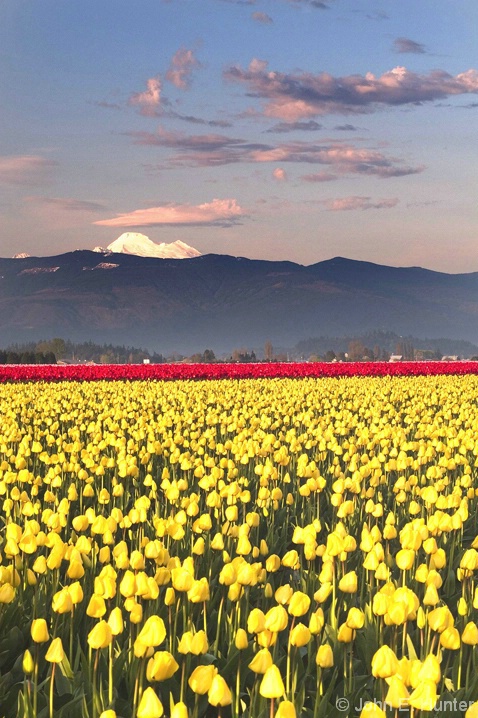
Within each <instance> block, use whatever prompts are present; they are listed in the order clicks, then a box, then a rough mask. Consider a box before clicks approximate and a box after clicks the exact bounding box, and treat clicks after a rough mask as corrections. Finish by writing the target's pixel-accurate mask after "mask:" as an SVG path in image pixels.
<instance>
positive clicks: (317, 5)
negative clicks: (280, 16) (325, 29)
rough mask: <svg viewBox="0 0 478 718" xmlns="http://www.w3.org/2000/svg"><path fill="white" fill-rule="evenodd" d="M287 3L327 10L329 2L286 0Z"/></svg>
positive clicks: (319, 0)
mask: <svg viewBox="0 0 478 718" xmlns="http://www.w3.org/2000/svg"><path fill="white" fill-rule="evenodd" d="M286 2H288V3H289V5H295V6H296V7H300V6H301V5H303V6H308V7H312V8H315V9H317V10H328V9H329V8H330V2H329V1H327V2H325V0H286Z"/></svg>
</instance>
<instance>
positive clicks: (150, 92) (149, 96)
mask: <svg viewBox="0 0 478 718" xmlns="http://www.w3.org/2000/svg"><path fill="white" fill-rule="evenodd" d="M160 103H161V77H160V76H159V75H155V77H150V78H149V80H147V81H146V90H145V91H144V92H136V93H134V94H133V95H131V97H130V98H129V100H128V104H129V105H133V106H138V107H139V111H140V114H141V115H144V116H145V117H154V116H155V115H157V114H159V107H160Z"/></svg>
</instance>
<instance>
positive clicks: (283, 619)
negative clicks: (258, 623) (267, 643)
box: [264, 606, 289, 633]
mask: <svg viewBox="0 0 478 718" xmlns="http://www.w3.org/2000/svg"><path fill="white" fill-rule="evenodd" d="M288 624H289V617H288V615H287V611H286V610H285V608H284V607H283V606H273V608H270V609H269V610H268V611H267V613H266V615H265V619H264V628H266V629H267V630H269V631H273V632H275V633H277V632H279V631H283V630H284V629H285V628H287V626H288Z"/></svg>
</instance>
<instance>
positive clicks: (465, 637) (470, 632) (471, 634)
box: [461, 621, 478, 646]
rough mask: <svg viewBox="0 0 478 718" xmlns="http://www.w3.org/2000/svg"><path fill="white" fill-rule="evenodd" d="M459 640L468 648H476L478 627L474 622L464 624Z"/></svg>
mask: <svg viewBox="0 0 478 718" xmlns="http://www.w3.org/2000/svg"><path fill="white" fill-rule="evenodd" d="M461 640H462V641H463V643H466V645H468V646H476V645H477V644H478V627H477V626H476V623H475V622H474V621H469V622H468V623H467V624H466V626H465V628H464V629H463V633H462V634H461Z"/></svg>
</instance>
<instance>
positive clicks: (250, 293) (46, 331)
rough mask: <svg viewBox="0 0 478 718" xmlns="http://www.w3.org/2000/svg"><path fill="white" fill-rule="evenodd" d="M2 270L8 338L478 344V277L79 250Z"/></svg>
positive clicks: (348, 263)
mask: <svg viewBox="0 0 478 718" xmlns="http://www.w3.org/2000/svg"><path fill="white" fill-rule="evenodd" d="M0 276H1V277H2V278H1V279H0V331H1V333H2V336H3V337H4V341H3V342H2V343H5V342H7V341H27V340H29V339H35V338H40V337H45V336H63V337H66V338H71V339H77V340H80V339H82V340H83V339H91V340H93V341H101V342H103V341H111V342H117V343H127V344H136V345H140V346H147V347H148V348H151V349H156V350H159V351H163V352H167V351H173V350H178V351H183V352H189V351H194V350H199V349H203V348H205V347H209V346H210V347H211V348H213V349H214V350H216V351H223V350H231V349H232V348H234V347H237V346H261V345H262V344H263V343H264V341H265V340H266V339H270V340H271V341H272V342H273V344H276V345H278V346H279V345H280V346H292V345H293V344H295V343H296V342H297V341H299V340H300V339H304V338H307V337H309V336H320V335H323V336H324V335H328V336H339V335H346V334H347V335H354V336H356V335H358V334H360V333H363V332H366V331H371V330H374V329H386V330H390V331H394V332H396V333H397V334H402V335H414V336H428V337H443V336H448V337H450V338H456V339H466V340H469V341H473V342H477V341H478V322H477V319H478V273H473V274H462V275H447V274H441V273H439V272H432V271H429V270H425V269H420V268H395V267H384V266H381V265H375V264H371V263H367V262H357V261H353V260H347V259H342V258H335V259H332V260H329V261H326V262H320V263H318V264H315V265H312V266H309V267H303V266H301V265H298V264H294V263H292V262H266V261H258V260H250V259H244V258H236V257H229V256H224V255H206V256H200V257H196V258H193V259H181V260H173V259H156V258H148V257H138V256H134V255H128V254H111V255H109V256H107V257H103V256H101V255H99V254H98V253H94V252H89V251H77V252H71V253H68V254H64V255H59V256H56V257H26V258H23V259H0Z"/></svg>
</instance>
